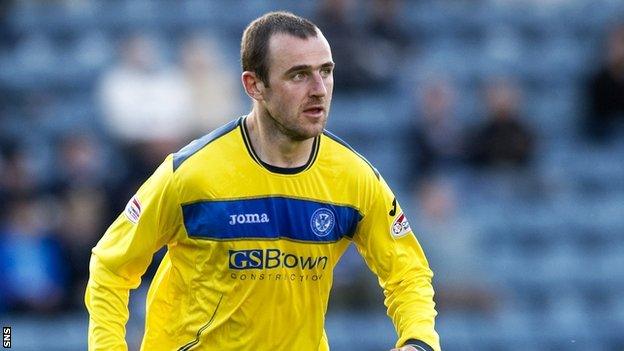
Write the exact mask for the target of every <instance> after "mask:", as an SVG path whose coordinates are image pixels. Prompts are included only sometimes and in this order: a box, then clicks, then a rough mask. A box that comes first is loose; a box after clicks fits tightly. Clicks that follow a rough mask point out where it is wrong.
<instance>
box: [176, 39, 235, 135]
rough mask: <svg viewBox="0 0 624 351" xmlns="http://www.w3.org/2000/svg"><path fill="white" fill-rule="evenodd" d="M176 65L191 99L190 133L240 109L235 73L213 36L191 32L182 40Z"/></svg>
mask: <svg viewBox="0 0 624 351" xmlns="http://www.w3.org/2000/svg"><path fill="white" fill-rule="evenodd" d="M180 56H181V60H180V64H181V69H182V73H183V74H184V80H185V83H186V84H187V89H188V90H189V93H190V98H191V109H192V110H191V113H192V115H193V117H192V118H191V119H192V120H193V121H195V122H194V123H193V124H194V132H195V133H198V132H199V131H211V130H213V129H215V128H216V127H218V126H220V125H222V124H224V123H226V122H227V121H229V120H231V119H232V118H234V117H235V116H236V115H237V114H238V113H239V112H241V111H242V108H241V107H242V106H243V103H242V101H240V100H241V99H240V98H239V89H238V86H237V85H236V84H234V82H236V80H235V77H236V73H235V72H234V71H232V70H230V65H229V63H228V62H226V61H225V57H224V55H223V49H222V48H221V46H220V45H219V42H218V41H217V38H215V37H213V36H212V35H209V34H195V35H192V36H189V37H187V38H186V39H185V40H184V42H183V43H182V47H181V51H180Z"/></svg>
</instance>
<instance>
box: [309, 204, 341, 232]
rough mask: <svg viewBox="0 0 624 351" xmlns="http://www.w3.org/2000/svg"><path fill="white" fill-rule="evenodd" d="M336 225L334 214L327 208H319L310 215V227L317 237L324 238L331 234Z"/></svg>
mask: <svg viewBox="0 0 624 351" xmlns="http://www.w3.org/2000/svg"><path fill="white" fill-rule="evenodd" d="M335 224H336V218H335V217H334V213H333V212H332V211H331V210H329V209H327V208H319V209H317V210H316V211H314V213H313V214H312V218H311V219H310V227H311V228H312V231H313V232H314V234H316V235H317V236H326V235H328V234H329V233H331V231H332V229H334V225H335Z"/></svg>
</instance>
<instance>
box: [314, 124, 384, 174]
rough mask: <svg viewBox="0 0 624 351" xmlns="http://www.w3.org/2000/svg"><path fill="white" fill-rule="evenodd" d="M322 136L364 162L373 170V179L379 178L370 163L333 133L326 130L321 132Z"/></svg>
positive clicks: (375, 169) (377, 172)
mask: <svg viewBox="0 0 624 351" xmlns="http://www.w3.org/2000/svg"><path fill="white" fill-rule="evenodd" d="M323 134H325V135H326V136H327V137H328V138H330V139H332V140H334V141H335V142H337V143H338V144H340V145H342V146H344V147H346V148H347V149H349V150H350V151H351V152H353V153H354V154H356V155H357V156H358V157H359V158H361V159H362V160H364V162H366V164H367V165H368V166H369V167H370V168H371V169H372V170H373V173H375V177H377V179H379V178H380V175H379V171H377V168H375V167H374V166H373V165H372V164H371V163H370V162H368V160H367V159H366V158H365V157H364V156H362V155H360V154H359V153H358V152H357V151H355V149H354V148H352V147H351V145H349V144H347V142H345V141H344V140H342V139H340V138H339V137H337V136H336V135H334V134H333V133H331V132H330V131H328V130H325V131H323Z"/></svg>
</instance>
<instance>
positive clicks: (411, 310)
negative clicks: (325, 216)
mask: <svg viewBox="0 0 624 351" xmlns="http://www.w3.org/2000/svg"><path fill="white" fill-rule="evenodd" d="M375 187H376V189H375V191H373V192H372V194H373V195H372V196H373V198H372V200H371V202H370V206H369V208H368V210H367V211H366V213H365V214H364V218H363V219H362V221H361V222H360V224H359V225H358V229H357V232H356V234H355V236H354V242H355V244H356V246H357V249H358V251H359V252H360V254H361V255H362V257H364V259H365V261H366V264H367V265H368V267H369V268H370V269H371V271H373V273H375V274H376V275H377V277H378V278H379V284H380V285H381V287H382V288H383V291H384V295H385V297H386V298H385V301H384V303H385V305H386V307H387V308H388V315H389V316H390V318H392V322H393V323H394V326H395V329H396V330H397V333H398V335H399V339H398V341H397V343H396V347H397V348H400V347H402V346H404V345H414V348H415V349H416V350H419V347H420V348H421V349H422V350H424V351H440V341H439V336H438V334H437V333H436V331H435V329H434V323H435V316H436V314H437V313H436V311H435V308H434V306H435V304H434V302H433V287H432V285H431V278H432V276H433V273H432V272H431V270H430V269H429V264H428V263H427V259H426V258H425V255H424V253H423V251H422V248H421V247H420V244H419V243H418V241H417V240H416V237H415V236H414V233H413V232H412V230H411V228H410V227H409V223H408V222H407V219H406V218H405V215H404V214H403V212H402V211H401V208H400V206H399V204H398V203H397V202H396V199H395V197H394V195H393V194H392V191H391V190H390V188H389V187H388V185H387V184H386V183H385V181H384V180H383V179H380V180H379V181H378V184H375ZM401 350H404V349H401ZM419 351H420V350H419Z"/></svg>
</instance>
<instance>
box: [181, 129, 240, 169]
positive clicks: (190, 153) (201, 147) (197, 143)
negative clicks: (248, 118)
mask: <svg viewBox="0 0 624 351" xmlns="http://www.w3.org/2000/svg"><path fill="white" fill-rule="evenodd" d="M240 121H241V118H237V119H235V120H233V121H231V122H229V123H227V124H225V125H223V126H221V127H219V128H217V129H215V130H213V131H212V132H210V133H208V134H206V135H204V136H203V137H201V138H199V139H195V140H193V141H192V142H191V143H189V144H188V145H186V146H185V147H183V148H182V149H180V150H179V151H178V152H176V153H174V154H173V171H174V172H176V171H177V170H178V169H179V168H181V167H182V165H183V164H187V163H190V162H192V161H189V160H191V159H192V158H194V157H196V155H198V154H201V153H205V152H207V151H209V149H210V148H219V146H220V145H219V144H220V143H221V142H226V141H227V139H228V136H229V135H231V134H233V133H234V132H236V130H237V129H238V127H239V125H240Z"/></svg>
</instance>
